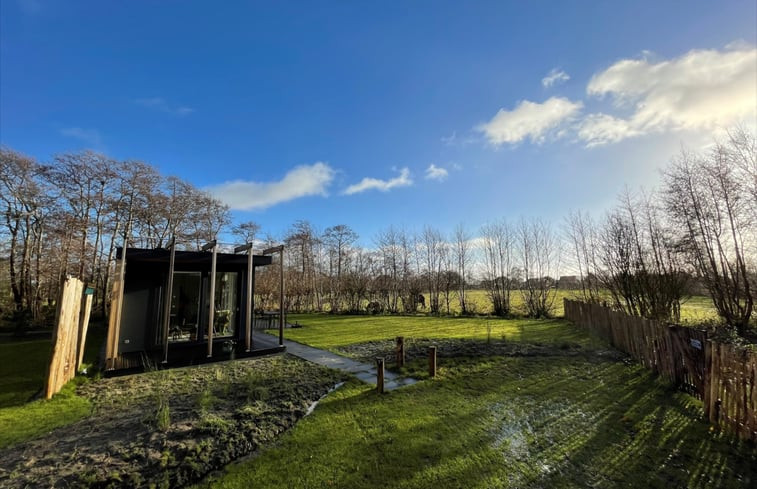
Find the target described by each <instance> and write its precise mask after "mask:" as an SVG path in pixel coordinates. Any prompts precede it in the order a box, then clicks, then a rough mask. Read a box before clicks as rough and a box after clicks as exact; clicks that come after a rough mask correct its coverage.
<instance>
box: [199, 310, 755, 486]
mask: <svg viewBox="0 0 757 489" xmlns="http://www.w3.org/2000/svg"><path fill="white" fill-rule="evenodd" d="M292 320H295V321H298V322H299V323H300V324H302V325H303V327H302V328H300V329H292V330H287V331H286V335H287V337H289V338H292V339H295V340H298V341H302V342H305V343H309V344H311V345H313V346H319V347H322V348H328V349H335V348H336V347H339V346H344V345H348V344H352V343H361V342H366V341H373V340H379V339H386V338H392V337H394V336H397V335H404V336H406V337H410V338H412V337H415V338H421V337H426V338H469V339H485V338H486V337H487V335H488V332H487V320H486V319H455V318H429V317H414V316H413V317H388V316H378V317H366V316H358V317H349V316H329V315H299V316H294V317H292ZM488 324H489V326H490V329H491V336H492V338H493V340H499V339H501V338H502V335H504V337H505V338H506V340H507V341H514V342H528V343H536V342H538V343H546V344H550V343H554V344H555V346H556V347H557V349H559V343H562V342H565V341H570V342H575V343H578V344H580V345H582V346H583V349H584V354H583V355H575V356H570V355H567V354H566V355H560V354H557V355H555V356H549V357H539V356H527V357H478V358H440V359H439V364H440V370H439V375H438V376H437V377H436V378H435V379H431V380H428V377H427V375H426V374H425V370H426V362H425V361H422V360H417V361H414V362H411V363H410V364H409V365H408V367H407V369H406V371H407V373H408V374H409V375H411V376H415V377H417V378H422V379H426V380H423V381H422V382H420V383H419V384H416V385H414V386H411V387H407V388H403V389H400V390H396V391H392V392H390V393H388V394H385V395H383V396H380V395H377V394H376V393H375V392H374V390H373V389H372V388H370V387H369V386H367V385H365V384H361V383H359V382H357V381H350V382H348V383H347V384H346V385H345V386H343V387H342V388H341V389H339V390H338V391H336V392H335V393H333V394H331V395H329V396H328V397H327V398H326V399H324V400H323V401H322V402H321V404H320V405H319V407H318V408H317V409H316V411H315V412H314V413H313V415H312V416H310V417H308V418H306V419H305V420H303V421H302V422H300V423H299V424H298V425H297V426H296V427H295V428H294V429H293V430H292V431H291V432H289V433H287V434H286V435H284V437H283V438H282V439H281V441H280V442H279V443H277V444H276V445H275V446H273V447H271V448H268V449H264V450H263V451H262V453H261V454H260V455H259V456H257V457H255V458H253V459H251V460H247V461H244V462H241V463H238V464H234V465H232V466H229V467H228V468H227V469H226V470H225V471H224V472H223V473H222V474H220V475H218V476H216V477H214V478H212V479H209V480H208V481H206V482H205V483H204V484H202V485H200V486H198V487H201V488H224V489H233V488H245V487H250V486H251V485H254V487H261V488H266V487H270V488H277V487H297V488H300V487H301V488H311V487H312V488H315V487H318V488H320V487H343V488H373V487H375V488H386V487H397V488H427V487H428V488H442V487H443V488H448V487H449V488H457V487H460V488H468V487H481V488H484V487H486V488H521V487H576V488H578V487H607V488H614V487H627V488H637V487H659V488H669V487H690V488H711V487H728V488H740V487H751V486H752V485H753V484H755V482H757V451H755V449H754V448H753V447H752V446H749V445H747V444H744V443H741V442H737V441H735V440H734V439H733V438H732V437H730V436H728V435H724V434H721V433H719V432H717V431H716V430H713V429H711V428H710V426H709V425H708V424H707V422H706V421H705V420H704V419H702V415H701V404H700V403H699V402H698V401H697V400H695V399H693V398H692V397H690V396H688V395H686V394H683V393H680V392H677V391H675V390H673V389H671V387H670V386H669V385H668V384H666V383H665V382H662V381H660V380H659V379H656V378H655V377H654V376H652V375H651V374H650V373H649V372H647V371H646V370H645V369H643V368H641V367H639V366H636V365H632V364H628V363H625V362H621V361H615V360H611V359H608V358H607V357H603V356H602V355H600V354H598V353H599V352H598V351H596V350H595V348H599V349H604V348H606V346H604V345H602V344H601V343H599V342H597V341H596V340H592V339H590V338H589V337H588V336H587V335H586V334H585V333H584V332H583V331H581V330H579V329H578V328H576V327H574V326H572V325H570V324H569V323H567V322H564V321H561V320H550V321H535V320H488Z"/></svg>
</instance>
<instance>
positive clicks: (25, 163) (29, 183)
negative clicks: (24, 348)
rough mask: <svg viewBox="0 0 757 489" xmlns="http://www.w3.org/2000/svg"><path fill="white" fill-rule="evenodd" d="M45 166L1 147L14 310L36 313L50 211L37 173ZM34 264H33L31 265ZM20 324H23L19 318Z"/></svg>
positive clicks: (0, 197) (0, 185) (0, 192)
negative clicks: (46, 218) (43, 240)
mask: <svg viewBox="0 0 757 489" xmlns="http://www.w3.org/2000/svg"><path fill="white" fill-rule="evenodd" d="M43 172H44V168H43V167H42V166H40V165H39V164H38V163H37V162H36V161H35V160H33V159H32V158H29V157H27V156H24V155H22V154H20V153H17V152H15V151H13V150H11V149H8V148H0V205H2V207H3V208H2V212H3V221H4V222H3V224H4V227H5V231H7V234H8V237H9V242H10V243H9V247H8V273H9V279H10V280H9V282H10V289H11V292H12V295H13V304H14V309H15V311H16V313H22V312H23V311H28V312H29V313H31V315H32V316H33V317H37V316H38V315H39V299H40V297H39V296H38V295H37V287H36V285H37V284H36V282H37V280H38V279H39V277H40V270H39V261H38V260H35V259H34V256H35V254H36V256H37V257H39V252H40V251H41V246H42V233H43V225H44V220H45V217H46V215H47V214H48V212H49V209H48V207H47V206H48V205H49V201H48V200H47V199H46V197H45V195H46V193H47V192H46V189H45V187H44V183H43V182H42V181H41V178H40V176H41V175H42V174H43ZM35 263H36V265H37V266H36V267H35V266H34V264H35ZM19 324H20V326H21V327H23V326H24V325H23V324H22V322H21V321H19Z"/></svg>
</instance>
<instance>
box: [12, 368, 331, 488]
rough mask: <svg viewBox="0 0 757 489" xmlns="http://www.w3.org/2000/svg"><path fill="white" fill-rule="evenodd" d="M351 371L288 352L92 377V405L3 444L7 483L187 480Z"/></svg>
mask: <svg viewBox="0 0 757 489" xmlns="http://www.w3.org/2000/svg"><path fill="white" fill-rule="evenodd" d="M342 380H344V375H343V374H341V373H339V372H336V371H333V370H329V369H326V368H323V367H319V366H317V365H314V364H312V363H309V362H305V361H304V360H300V359H297V358H294V357H291V356H289V355H277V356H272V357H266V358H258V359H251V360H237V361H233V362H225V363H219V364H214V365H204V366H199V367H189V368H183V369H175V370H165V371H157V372H150V373H146V374H140V375H133V376H128V377H120V378H111V379H101V380H97V381H93V382H90V383H87V384H85V385H83V386H81V387H80V388H79V391H78V393H79V394H80V395H82V396H85V397H87V398H89V399H90V400H91V401H92V404H93V411H92V415H91V416H89V417H88V418H86V419H84V420H82V421H80V422H78V423H75V424H73V425H69V426H65V427H62V428H59V429H57V430H55V431H53V432H51V433H50V434H48V435H46V436H44V437H42V438H39V439H37V440H34V441H31V442H27V443H23V444H20V445H16V446H14V447H10V448H8V449H5V450H3V451H2V452H0V486H2V487H4V488H5V487H8V488H23V487H114V488H116V487H158V488H159V487H166V488H167V487H180V486H183V485H185V484H188V483H191V482H195V481H198V480H200V479H201V478H202V477H203V476H205V475H206V474H208V473H209V472H211V471H213V470H216V469H219V468H220V467H222V466H224V465H226V464H228V463H229V462H230V461H232V460H234V459H237V458H239V457H241V456H244V455H247V454H250V453H252V452H254V451H255V450H257V449H258V448H259V447H260V446H261V445H265V444H267V443H270V442H271V441H272V440H274V439H275V438H276V437H277V436H278V435H280V434H281V433H282V432H283V431H285V430H286V429H288V428H290V427H291V426H292V425H294V423H295V422H296V421H297V420H299V419H300V418H301V417H302V416H304V415H305V414H306V412H307V410H308V408H309V407H310V405H311V404H312V403H313V402H315V401H317V400H318V399H320V398H321V396H323V395H324V394H325V393H326V392H328V390H329V389H330V388H332V387H333V386H334V385H335V384H336V383H338V382H340V381H342Z"/></svg>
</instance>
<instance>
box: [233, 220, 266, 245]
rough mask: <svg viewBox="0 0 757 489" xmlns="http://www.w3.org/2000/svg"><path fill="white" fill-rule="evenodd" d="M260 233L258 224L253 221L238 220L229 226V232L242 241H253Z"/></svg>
mask: <svg viewBox="0 0 757 489" xmlns="http://www.w3.org/2000/svg"><path fill="white" fill-rule="evenodd" d="M259 233H260V224H258V223H256V222H255V221H245V222H240V223H239V224H237V225H235V226H234V227H232V228H231V234H233V235H234V236H235V237H237V238H239V239H240V240H241V241H242V242H243V243H254V242H255V238H256V237H257V235H258V234H259Z"/></svg>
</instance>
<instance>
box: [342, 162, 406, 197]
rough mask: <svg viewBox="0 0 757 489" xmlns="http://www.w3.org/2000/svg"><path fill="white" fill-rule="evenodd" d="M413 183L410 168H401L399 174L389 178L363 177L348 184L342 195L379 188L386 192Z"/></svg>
mask: <svg viewBox="0 0 757 489" xmlns="http://www.w3.org/2000/svg"><path fill="white" fill-rule="evenodd" d="M412 184H413V180H412V179H411V178H410V170H408V169H407V168H402V169H401V170H400V174H399V175H398V176H396V177H394V178H392V179H389V180H379V179H378V178H369V177H366V178H363V179H362V180H360V181H359V182H358V183H355V184H353V185H350V186H349V187H347V188H346V189H344V192H342V193H343V194H344V195H352V194H359V193H361V192H365V191H366V190H380V191H381V192H388V191H389V190H391V189H393V188H396V187H407V186H410V185H412Z"/></svg>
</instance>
